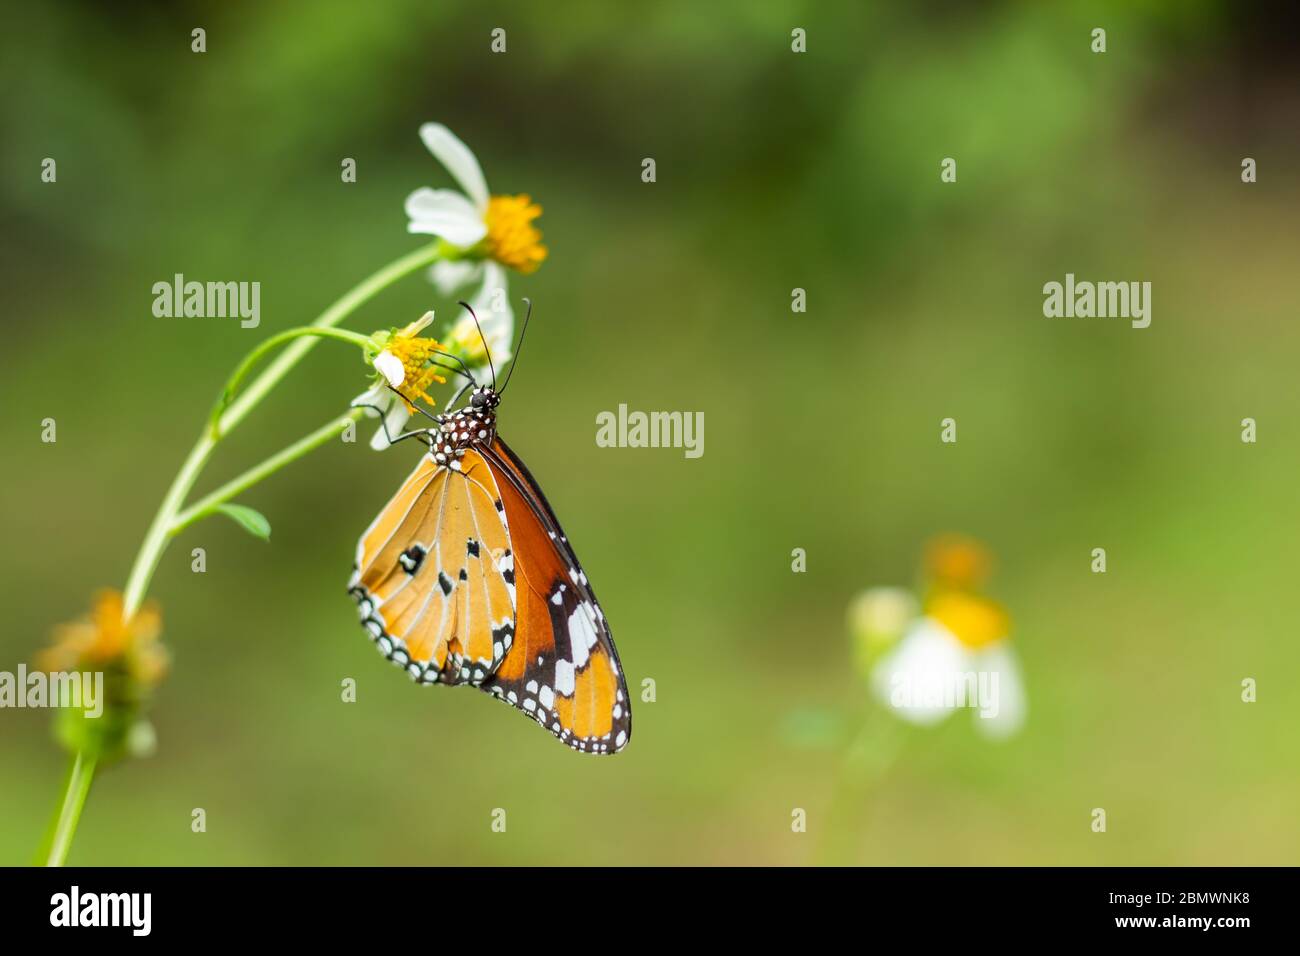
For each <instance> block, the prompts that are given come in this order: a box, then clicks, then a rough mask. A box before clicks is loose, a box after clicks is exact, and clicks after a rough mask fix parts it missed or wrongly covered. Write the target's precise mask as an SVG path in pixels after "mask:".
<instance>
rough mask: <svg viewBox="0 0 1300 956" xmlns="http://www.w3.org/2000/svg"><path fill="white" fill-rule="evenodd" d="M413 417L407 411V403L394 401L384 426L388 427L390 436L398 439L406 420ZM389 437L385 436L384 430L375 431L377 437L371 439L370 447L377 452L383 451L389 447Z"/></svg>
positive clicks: (385, 417)
mask: <svg viewBox="0 0 1300 956" xmlns="http://www.w3.org/2000/svg"><path fill="white" fill-rule="evenodd" d="M410 417H411V413H410V412H409V411H407V410H406V402H402V401H398V400H396V399H394V401H393V405H392V407H391V408H389V409H388V414H387V415H385V416H384V424H385V425H387V426H388V435H392V436H393V437H394V438H396V437H397V436H398V435H400V434H401V433H402V427H403V426H404V425H405V424H406V420H407V419H408V418H410ZM388 435H385V434H384V430H383V429H382V428H380V429H378V430H376V431H375V435H374V437H373V438H371V439H370V447H371V448H373V449H374V450H375V451H383V450H384V449H385V448H387V447H388V444H389V443H388Z"/></svg>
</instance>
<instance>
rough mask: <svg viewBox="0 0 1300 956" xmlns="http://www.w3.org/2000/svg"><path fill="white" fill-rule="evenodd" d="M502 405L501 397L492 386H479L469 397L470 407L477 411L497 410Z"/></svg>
mask: <svg viewBox="0 0 1300 956" xmlns="http://www.w3.org/2000/svg"><path fill="white" fill-rule="evenodd" d="M500 404H501V396H500V395H498V394H497V392H496V389H494V388H492V387H491V386H490V385H479V386H478V387H477V388H475V389H474V391H473V393H472V394H471V395H470V397H469V407H470V408H473V409H477V410H487V409H492V408H496V407H497V406H498V405H500Z"/></svg>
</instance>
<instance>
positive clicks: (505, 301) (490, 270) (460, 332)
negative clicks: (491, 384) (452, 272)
mask: <svg viewBox="0 0 1300 956" xmlns="http://www.w3.org/2000/svg"><path fill="white" fill-rule="evenodd" d="M506 283H507V280H506V272H505V270H504V269H502V268H501V266H500V265H498V264H497V263H495V262H491V261H489V262H485V263H484V267H483V284H482V285H481V286H479V289H478V291H477V292H475V293H474V295H473V296H472V297H471V298H470V300H469V304H470V308H472V309H473V310H474V314H475V315H477V316H478V324H479V327H480V328H482V329H483V338H484V339H486V340H487V347H488V352H490V353H491V356H492V365H493V366H494V367H495V369H496V376H497V377H498V379H499V378H500V375H501V368H502V366H503V365H505V363H506V362H507V361H508V360H509V359H510V353H511V346H512V345H513V340H514V334H515V313H514V310H513V309H512V308H511V307H510V290H509V289H508V288H507V286H506ZM452 338H453V339H455V340H458V341H461V342H477V341H478V338H479V333H478V329H476V328H475V327H474V319H473V318H471V317H470V314H469V313H468V312H466V313H464V314H463V315H462V316H461V317H460V318H459V319H457V320H456V326H455V328H454V329H453V330H452ZM487 369H488V366H487V362H486V361H485V362H482V363H481V364H479V365H475V366H472V367H471V370H472V371H473V372H474V374H475V378H477V379H479V380H480V381H482V380H483V379H485V378H487V379H490V378H492V372H489V371H488V370H487ZM480 371H481V372H482V374H479V372H480Z"/></svg>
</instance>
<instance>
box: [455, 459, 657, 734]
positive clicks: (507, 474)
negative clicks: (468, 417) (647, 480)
mask: <svg viewBox="0 0 1300 956" xmlns="http://www.w3.org/2000/svg"><path fill="white" fill-rule="evenodd" d="M483 451H484V457H485V458H486V460H487V462H488V464H489V465H490V466H491V468H492V470H493V471H494V473H495V477H496V485H497V487H498V488H499V489H500V492H501V500H502V501H503V502H504V504H505V515H506V517H507V518H508V520H509V527H510V538H511V544H512V548H513V552H514V553H513V570H514V573H515V579H516V580H517V582H518V586H517V589H516V597H515V635H514V643H513V645H512V647H511V648H510V650H509V651H508V652H507V653H506V655H505V658H504V659H503V660H502V661H501V663H500V665H499V666H498V667H497V668H496V670H495V672H494V673H492V674H491V676H489V677H488V679H487V680H485V681H484V682H483V684H482V685H481V686H482V689H483V690H485V691H487V692H488V693H491V694H493V695H494V696H497V697H500V698H501V699H502V700H504V701H506V702H507V703H509V704H511V705H513V706H515V707H517V708H519V709H520V710H522V711H524V712H525V713H526V714H528V715H529V716H530V717H532V718H533V719H535V720H536V721H537V722H538V723H540V724H541V725H542V726H543V727H546V728H547V729H549V730H550V731H551V732H552V733H553V734H555V736H557V737H559V738H560V740H562V741H563V742H564V743H566V744H568V745H569V746H570V747H572V748H573V749H575V750H580V751H584V752H587V753H616V752H617V751H619V750H622V749H623V748H624V747H625V746H627V742H628V739H629V738H630V737H631V735H632V712H631V707H630V704H629V701H628V694H627V684H626V682H625V681H624V677H623V669H622V666H621V664H620V663H619V659H618V652H617V651H616V650H615V649H614V640H613V637H612V635H611V634H610V630H609V624H608V622H607V621H606V620H605V615H604V613H603V612H602V611H601V609H600V604H599V603H598V602H597V601H596V595H595V593H594V592H593V591H592V588H591V585H590V584H589V583H588V581H587V576H586V574H584V573H583V570H582V566H581V565H580V564H579V563H578V559H577V556H576V555H574V553H573V549H572V547H570V545H569V542H568V539H567V538H566V537H565V536H564V531H563V530H562V529H561V528H560V523H559V521H558V520H557V519H556V517H555V512H554V511H553V510H552V509H551V506H550V504H549V503H548V502H547V501H546V498H545V496H544V495H543V494H542V491H541V489H540V488H539V487H538V485H537V482H536V481H535V480H534V479H533V476H532V475H531V474H529V472H528V469H527V468H525V467H524V465H523V463H522V462H521V461H520V460H519V458H518V457H517V456H516V455H515V454H514V452H512V451H511V450H510V448H509V447H508V446H507V445H506V444H505V442H503V441H502V440H501V439H500V438H499V437H497V438H494V440H493V442H492V445H491V447H490V448H487V449H484V450H483Z"/></svg>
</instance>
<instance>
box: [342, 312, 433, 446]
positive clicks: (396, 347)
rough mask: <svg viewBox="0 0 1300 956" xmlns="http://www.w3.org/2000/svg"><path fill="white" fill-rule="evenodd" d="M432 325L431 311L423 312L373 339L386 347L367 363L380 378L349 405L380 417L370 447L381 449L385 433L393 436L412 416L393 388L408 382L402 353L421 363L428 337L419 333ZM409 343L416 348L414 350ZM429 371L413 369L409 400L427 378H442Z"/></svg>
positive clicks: (424, 383)
mask: <svg viewBox="0 0 1300 956" xmlns="http://www.w3.org/2000/svg"><path fill="white" fill-rule="evenodd" d="M432 324H433V313H432V312H426V313H425V314H424V315H422V316H420V318H418V319H416V320H415V321H414V322H412V323H411V324H410V325H408V326H406V327H405V328H403V329H398V330H396V331H394V332H392V333H387V332H382V333H378V334H377V335H376V336H375V337H374V339H373V341H375V342H376V344H377V345H378V344H379V343H383V344H384V346H385V347H384V348H382V349H381V350H380V352H379V354H378V355H376V356H375V357H374V358H373V359H372V360H371V363H370V364H371V365H372V366H373V367H374V369H375V371H376V372H378V373H379V374H380V376H382V381H378V382H376V383H375V384H374V385H373V386H371V387H370V388H369V389H367V390H366V391H364V392H362V393H361V394H360V395H358V396H357V397H356V398H354V399H353V400H352V407H353V408H365V410H366V415H367V416H368V417H370V418H379V417H381V416H382V417H383V419H384V424H383V426H381V427H380V428H379V429H378V430H377V431H376V432H375V434H374V436H373V437H371V439H370V447H371V448H373V449H375V450H376V451H383V450H384V449H385V448H387V447H388V444H389V442H388V436H389V435H392V436H393V437H394V438H396V437H397V436H398V435H400V434H401V432H402V428H403V427H405V425H406V422H407V420H408V419H409V418H410V417H411V410H410V408H408V407H407V404H406V402H405V401H403V400H402V399H401V398H400V397H398V395H397V394H396V393H395V392H394V391H393V389H395V388H399V387H401V386H402V385H403V384H406V383H407V370H406V363H405V362H403V360H402V356H407V360H408V361H412V362H415V363H417V364H419V363H420V362H421V360H422V357H423V355H424V354H425V349H424V348H419V347H421V346H423V347H427V346H428V344H429V340H423V339H420V338H419V336H420V333H421V332H423V331H424V330H425V329H426V328H428V327H429V326H430V325H432ZM412 346H416V347H417V348H416V349H414V350H413V349H412ZM431 372H433V369H430V368H423V369H421V368H413V371H412V373H411V374H412V375H413V376H414V377H415V381H414V382H413V383H411V384H413V385H414V386H415V393H414V394H411V395H410V397H411V398H412V399H417V398H419V397H420V393H421V392H422V390H423V388H424V387H425V386H426V385H428V384H429V382H430V381H442V378H441V377H439V376H437V375H436V374H434V375H431V374H430V373H431ZM390 386H391V387H390ZM409 387H410V386H408V388H409ZM385 428H387V433H385Z"/></svg>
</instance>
